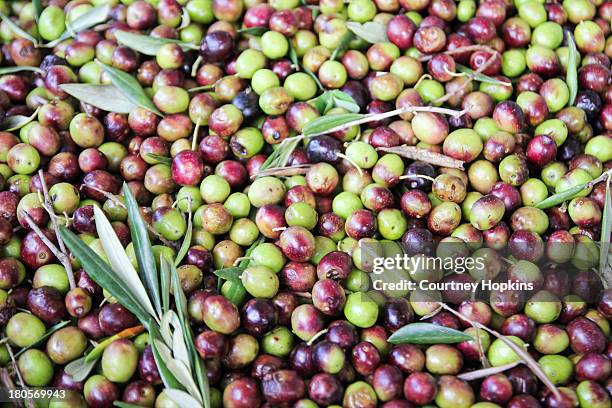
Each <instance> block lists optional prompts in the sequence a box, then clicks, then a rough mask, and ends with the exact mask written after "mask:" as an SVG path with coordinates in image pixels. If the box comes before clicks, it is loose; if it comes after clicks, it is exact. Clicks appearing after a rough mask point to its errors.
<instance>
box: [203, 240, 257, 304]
mask: <svg viewBox="0 0 612 408" xmlns="http://www.w3.org/2000/svg"><path fill="white" fill-rule="evenodd" d="M265 240H266V238H265V237H263V236H261V237H259V238H258V239H257V241H255V242H253V243H252V244H251V246H250V247H249V249H247V251H246V253H245V254H244V259H243V260H242V261H240V263H239V264H238V266H237V267H235V269H234V268H225V270H233V271H228V272H227V276H228V277H233V279H228V281H229V282H230V289H229V290H228V292H227V294H226V297H227V298H228V299H229V300H230V301H231V302H232V303H234V304H238V303H240V300H241V299H242V298H243V297H244V294H245V293H246V290H245V288H244V285H242V281H241V280H240V278H239V276H240V273H242V271H244V270H245V269H246V268H247V267H248V266H249V263H250V262H251V260H250V256H251V253H253V251H254V250H255V248H257V247H258V246H259V245H260V244H261V243H262V242H264V241H265ZM220 271H223V269H220V270H218V271H215V272H214V273H215V275H216V274H217V272H220ZM238 271H240V272H239V273H238ZM217 276H218V275H217ZM220 278H221V279H224V278H223V277H220Z"/></svg>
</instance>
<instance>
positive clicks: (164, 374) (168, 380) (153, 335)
mask: <svg viewBox="0 0 612 408" xmlns="http://www.w3.org/2000/svg"><path fill="white" fill-rule="evenodd" d="M151 326H154V325H151ZM149 336H150V344H151V351H152V352H153V357H154V358H155V364H156V365H157V370H158V371H159V376H160V377H161V379H162V382H163V383H164V386H165V387H166V388H183V387H182V385H181V383H180V382H179V381H178V380H177V379H176V377H174V375H173V374H172V373H171V372H170V370H169V369H168V367H167V366H166V363H165V360H164V357H162V354H161V352H160V350H159V349H158V345H159V344H160V343H161V344H162V345H163V343H162V342H161V341H160V340H159V337H160V335H159V331H158V330H157V328H155V327H152V328H151V329H149ZM162 352H163V351H162ZM164 356H166V355H164Z"/></svg>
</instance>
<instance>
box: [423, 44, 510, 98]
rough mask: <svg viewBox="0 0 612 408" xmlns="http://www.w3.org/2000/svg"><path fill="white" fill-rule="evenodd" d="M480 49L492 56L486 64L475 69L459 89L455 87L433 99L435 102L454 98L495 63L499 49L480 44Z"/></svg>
mask: <svg viewBox="0 0 612 408" xmlns="http://www.w3.org/2000/svg"><path fill="white" fill-rule="evenodd" d="M479 47H480V48H479V50H483V51H486V52H490V53H491V56H490V57H489V59H488V60H486V61H485V62H484V64H482V65H481V66H479V67H478V69H477V70H475V71H474V72H472V73H471V74H469V75H468V76H467V80H466V81H464V82H463V83H462V84H461V85H460V86H459V87H458V88H457V89H455V90H454V91H452V92H449V93H447V94H445V95H442V96H441V97H439V98H438V99H436V100H435V101H433V103H434V104H439V103H444V102H446V101H448V100H449V99H450V98H452V97H453V96H455V95H457V94H458V93H459V92H462V91H463V90H464V89H465V88H467V86H468V85H469V84H471V83H472V81H473V80H474V79H475V78H476V76H478V75H480V74H482V72H483V71H484V70H485V69H487V68H488V67H489V66H490V65H491V64H493V62H495V58H497V57H498V54H499V53H498V51H497V50H494V49H493V48H490V47H487V46H484V47H483V46H479ZM464 48H468V47H464ZM457 50H459V48H457ZM457 50H452V51H457Z"/></svg>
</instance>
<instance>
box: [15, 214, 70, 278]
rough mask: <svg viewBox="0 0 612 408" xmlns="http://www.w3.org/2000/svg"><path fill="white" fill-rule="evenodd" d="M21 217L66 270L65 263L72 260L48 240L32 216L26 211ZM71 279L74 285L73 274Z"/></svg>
mask: <svg viewBox="0 0 612 408" xmlns="http://www.w3.org/2000/svg"><path fill="white" fill-rule="evenodd" d="M21 216H22V217H23V218H24V219H25V220H26V222H27V223H28V226H29V227H30V228H31V229H32V231H34V233H35V234H36V235H37V236H38V238H40V240H41V241H42V242H43V243H44V244H45V245H46V246H47V248H49V250H50V251H51V252H53V255H55V257H56V258H57V259H58V260H59V261H60V262H61V263H62V265H64V268H66V265H65V262H68V263H70V259H69V258H68V257H67V256H66V255H64V254H63V253H62V251H60V250H59V249H58V247H56V246H55V244H54V243H53V242H51V240H50V239H49V238H47V236H46V235H45V234H44V233H43V232H42V231H41V229H40V228H38V225H36V224H35V223H34V220H32V217H30V214H28V213H27V212H25V211H21ZM70 271H71V272H72V268H70ZM66 273H68V270H66ZM70 277H72V279H73V282H71V284H72V283H74V276H73V275H72V274H69V275H68V280H70ZM71 288H74V286H71Z"/></svg>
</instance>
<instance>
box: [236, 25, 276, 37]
mask: <svg viewBox="0 0 612 408" xmlns="http://www.w3.org/2000/svg"><path fill="white" fill-rule="evenodd" d="M267 31H269V30H268V28H266V27H250V28H241V29H240V30H238V32H239V33H240V34H250V35H256V36H258V37H259V36H260V35H263V34H264V33H265V32H267Z"/></svg>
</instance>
